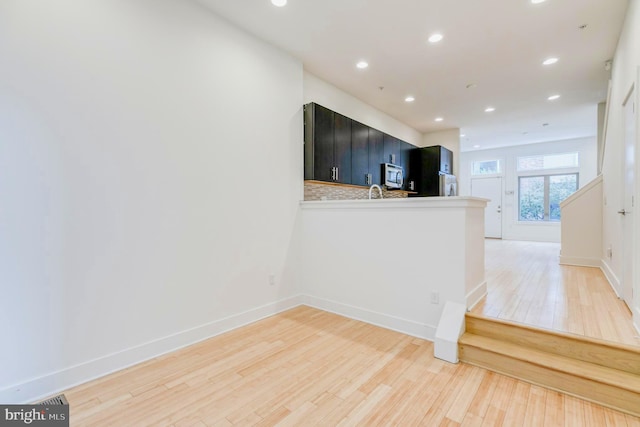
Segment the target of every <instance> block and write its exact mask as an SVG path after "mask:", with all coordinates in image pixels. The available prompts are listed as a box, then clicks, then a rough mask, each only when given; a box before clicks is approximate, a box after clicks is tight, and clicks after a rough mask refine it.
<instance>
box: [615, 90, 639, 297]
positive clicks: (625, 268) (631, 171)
mask: <svg viewBox="0 0 640 427" xmlns="http://www.w3.org/2000/svg"><path fill="white" fill-rule="evenodd" d="M624 131H625V133H624V179H623V207H622V209H621V210H620V211H619V213H620V214H621V215H622V257H623V258H622V298H623V299H624V301H625V302H626V303H627V305H628V306H629V308H631V307H632V304H633V274H634V271H633V266H634V262H633V254H634V247H633V245H634V239H633V236H635V234H634V222H633V210H634V204H635V203H634V202H635V201H634V194H635V169H636V168H635V142H636V115H635V91H634V90H632V91H631V93H630V94H629V95H628V96H627V99H626V101H625V104H624Z"/></svg>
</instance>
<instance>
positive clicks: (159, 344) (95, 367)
mask: <svg viewBox="0 0 640 427" xmlns="http://www.w3.org/2000/svg"><path fill="white" fill-rule="evenodd" d="M301 301H302V296H300V295H298V296H294V297H290V298H287V299H284V300H280V301H276V302H273V303H270V304H265V305H263V306H261V307H256V308H253V309H250V310H247V311H244V312H242V313H238V314H235V315H232V316H229V317H225V318H223V319H219V320H216V321H213V322H210V323H206V324H204V325H201V326H196V327H195V328H192V329H188V330H186V331H182V332H178V333H176V334H173V335H169V336H166V337H164V338H159V339H157V340H153V341H149V342H147V343H144V344H140V345H138V346H135V347H131V348H128V349H125V350H122V351H119V352H116V353H112V354H109V355H106V356H103V357H100V358H98V359H94V360H90V361H88V362H85V363H81V364H79V365H75V366H70V367H68V368H66V369H62V370H60V371H57V372H51V373H49V374H47V375H43V376H41V377H37V378H33V379H30V380H28V381H25V382H23V383H21V384H14V385H13V386H10V387H7V388H5V389H2V390H0V402H2V403H5V404H9V403H25V402H35V401H38V400H40V399H43V398H46V397H48V396H51V395H53V394H55V393H57V392H60V391H64V390H67V389H69V388H71V387H74V386H76V385H79V384H82V383H85V382H87V381H91V380H93V379H96V378H100V377H102V376H105V375H108V374H111V373H114V372H117V371H120V370H122V369H125V368H128V367H130V366H133V365H136V364H138V363H142V362H144V361H147V360H150V359H153V358H155V357H158V356H160V355H163V354H166V353H171V352H173V351H176V350H179V349H181V348H184V347H187V346H190V345H192V344H195V343H197V342H200V341H204V340H206V339H209V338H212V337H214V336H216V335H220V334H222V333H225V332H228V331H230V330H233V329H236V328H239V327H241V326H245V325H247V324H249V323H253V322H256V321H258V320H261V319H264V318H266V317H269V316H273V315H274V314H277V313H280V312H282V311H285V310H289V309H291V308H294V307H297V306H299V305H301Z"/></svg>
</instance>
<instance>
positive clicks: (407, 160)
mask: <svg viewBox="0 0 640 427" xmlns="http://www.w3.org/2000/svg"><path fill="white" fill-rule="evenodd" d="M414 149H416V147H415V146H413V145H411V144H409V143H408V142H404V141H402V142H401V143H400V166H402V168H403V169H404V189H405V190H407V191H415V189H416V182H415V178H414V177H413V174H412V171H411V151H412V150H414Z"/></svg>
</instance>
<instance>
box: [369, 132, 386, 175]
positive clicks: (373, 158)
mask: <svg viewBox="0 0 640 427" xmlns="http://www.w3.org/2000/svg"><path fill="white" fill-rule="evenodd" d="M384 162H385V161H384V141H383V134H382V132H380V131H379V130H376V129H373V128H369V173H370V174H371V184H378V185H382V184H383V182H382V167H381V165H382V164H383V163H384Z"/></svg>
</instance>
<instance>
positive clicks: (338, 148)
mask: <svg viewBox="0 0 640 427" xmlns="http://www.w3.org/2000/svg"><path fill="white" fill-rule="evenodd" d="M334 114H335V120H334V135H335V145H334V163H335V165H336V168H337V169H336V172H335V179H334V181H335V182H341V183H343V184H351V122H352V120H351V119H350V118H348V117H345V116H343V115H342V114H338V113H334Z"/></svg>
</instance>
